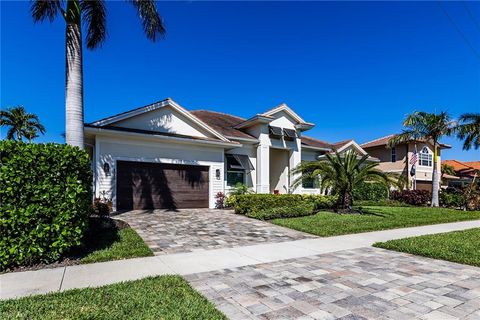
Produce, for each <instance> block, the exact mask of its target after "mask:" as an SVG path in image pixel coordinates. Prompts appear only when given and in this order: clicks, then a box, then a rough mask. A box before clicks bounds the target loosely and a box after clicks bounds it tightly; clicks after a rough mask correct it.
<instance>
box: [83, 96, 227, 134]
mask: <svg viewBox="0 0 480 320" xmlns="http://www.w3.org/2000/svg"><path fill="white" fill-rule="evenodd" d="M166 106H169V107H172V108H173V109H174V110H176V111H177V112H179V113H180V114H182V115H183V116H185V117H186V118H187V119H190V120H191V121H193V122H194V123H196V124H197V125H199V126H200V127H202V128H203V129H204V130H206V131H208V132H209V133H211V134H213V135H214V136H216V137H217V138H219V139H220V140H222V141H226V142H228V141H229V140H228V139H227V138H226V137H225V136H224V135H222V134H220V133H219V132H217V131H216V130H214V129H212V128H211V127H210V126H208V125H207V124H206V123H205V122H203V121H201V120H200V119H198V118H197V117H195V116H194V115H193V114H191V113H190V112H188V110H187V109H185V108H184V107H182V106H181V105H179V104H178V103H176V102H175V101H173V100H172V99H170V98H168V99H166V100H162V101H160V102H156V103H154V104H151V105H148V106H145V107H143V108H140V109H135V110H132V111H129V112H125V113H122V114H120V115H117V116H113V117H110V118H107V119H105V120H100V121H95V122H93V123H92V124H93V125H95V126H105V125H109V124H112V123H115V122H118V121H121V120H125V119H128V118H131V117H134V116H137V115H140V114H143V113H147V112H150V111H153V110H157V109H159V108H163V107H166Z"/></svg>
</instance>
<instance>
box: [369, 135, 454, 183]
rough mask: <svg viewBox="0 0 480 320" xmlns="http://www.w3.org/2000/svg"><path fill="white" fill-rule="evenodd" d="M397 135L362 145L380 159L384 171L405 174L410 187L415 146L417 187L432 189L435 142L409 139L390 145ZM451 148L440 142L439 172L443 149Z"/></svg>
mask: <svg viewBox="0 0 480 320" xmlns="http://www.w3.org/2000/svg"><path fill="white" fill-rule="evenodd" d="M394 136H395V135H393V134H392V135H388V136H385V137H381V138H378V139H375V140H372V141H369V142H365V143H363V144H361V147H362V148H363V149H364V150H365V151H366V152H368V154H369V155H371V156H372V157H375V158H378V159H379V160H380V164H379V169H381V170H383V171H384V172H393V173H398V174H401V175H403V176H404V177H405V178H406V179H407V187H408V189H412V188H413V178H414V177H413V176H412V175H411V172H412V166H413V163H412V162H411V159H412V155H413V153H414V150H415V147H416V149H417V162H416V188H417V189H419V190H429V191H431V190H432V173H433V144H432V143H430V142H427V141H416V142H415V141H409V142H408V143H401V144H398V145H396V146H395V147H393V148H389V147H388V142H389V141H390V139H392V138H393V137H394ZM448 148H450V146H449V145H446V144H440V145H439V148H438V159H437V160H438V161H437V170H438V171H437V172H438V174H439V177H440V174H441V171H440V170H441V165H440V164H441V160H440V159H441V150H442V149H448Z"/></svg>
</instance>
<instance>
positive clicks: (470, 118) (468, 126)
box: [457, 113, 480, 150]
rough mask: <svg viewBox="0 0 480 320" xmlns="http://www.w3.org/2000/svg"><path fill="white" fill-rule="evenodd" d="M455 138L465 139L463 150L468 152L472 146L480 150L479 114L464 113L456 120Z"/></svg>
mask: <svg viewBox="0 0 480 320" xmlns="http://www.w3.org/2000/svg"><path fill="white" fill-rule="evenodd" d="M458 121H459V125H458V127H457V130H458V133H457V136H458V138H459V139H462V140H463V139H465V141H464V143H463V150H470V148H472V146H473V147H474V148H475V150H476V149H478V148H480V113H465V114H462V115H461V116H460V118H459V119H458Z"/></svg>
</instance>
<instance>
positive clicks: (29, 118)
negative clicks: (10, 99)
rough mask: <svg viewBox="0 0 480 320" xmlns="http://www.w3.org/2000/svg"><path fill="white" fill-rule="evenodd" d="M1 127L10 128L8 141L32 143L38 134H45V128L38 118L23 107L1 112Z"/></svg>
mask: <svg viewBox="0 0 480 320" xmlns="http://www.w3.org/2000/svg"><path fill="white" fill-rule="evenodd" d="M0 126H6V127H9V129H8V131H7V139H9V140H19V141H20V140H22V139H23V138H27V139H28V141H30V142H31V141H32V140H33V139H34V138H36V137H38V133H42V134H44V133H45V127H44V126H43V125H42V124H41V123H40V120H39V119H38V116H37V115H36V114H33V113H28V112H26V111H25V108H24V107H23V106H16V107H12V108H7V110H5V111H4V110H2V111H0Z"/></svg>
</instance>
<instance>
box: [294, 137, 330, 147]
mask: <svg viewBox="0 0 480 320" xmlns="http://www.w3.org/2000/svg"><path fill="white" fill-rule="evenodd" d="M301 140H302V144H303V145H305V146H309V147H313V148H322V149H331V148H332V144H330V143H328V142H326V141H322V140H318V139H315V138H312V137H308V136H302V138H301Z"/></svg>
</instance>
